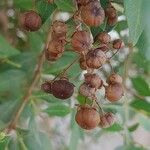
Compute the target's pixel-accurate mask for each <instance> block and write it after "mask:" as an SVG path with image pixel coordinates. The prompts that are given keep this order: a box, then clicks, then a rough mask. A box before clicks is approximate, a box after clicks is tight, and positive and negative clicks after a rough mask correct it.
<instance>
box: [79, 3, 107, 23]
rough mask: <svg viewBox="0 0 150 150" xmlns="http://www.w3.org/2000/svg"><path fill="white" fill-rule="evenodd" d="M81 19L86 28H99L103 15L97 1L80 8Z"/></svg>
mask: <svg viewBox="0 0 150 150" xmlns="http://www.w3.org/2000/svg"><path fill="white" fill-rule="evenodd" d="M81 18H82V20H83V22H84V23H85V24H87V25H88V26H99V25H101V24H102V23H103V22H104V18H105V13H104V10H103V8H102V7H101V5H100V3H99V1H92V2H90V3H88V4H87V5H85V6H83V7H82V8H81Z"/></svg>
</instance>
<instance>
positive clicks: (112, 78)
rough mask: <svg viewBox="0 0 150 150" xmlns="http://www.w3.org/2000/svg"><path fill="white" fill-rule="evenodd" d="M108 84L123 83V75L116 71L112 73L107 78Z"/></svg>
mask: <svg viewBox="0 0 150 150" xmlns="http://www.w3.org/2000/svg"><path fill="white" fill-rule="evenodd" d="M107 83H108V84H115V83H120V84H121V83H122V77H121V76H120V75H118V74H116V73H112V74H111V75H110V76H109V77H108V79H107Z"/></svg>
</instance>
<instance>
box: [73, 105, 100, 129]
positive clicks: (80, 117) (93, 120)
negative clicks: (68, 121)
mask: <svg viewBox="0 0 150 150" xmlns="http://www.w3.org/2000/svg"><path fill="white" fill-rule="evenodd" d="M75 120H76V122H77V124H78V125H79V126H80V127H81V128H83V129H86V130H91V129H94V128H96V127H97V126H98V124H99V122H100V117H99V113H98V112H97V111H96V109H95V108H93V107H87V106H85V107H81V108H79V110H78V111H77V113H76V116H75Z"/></svg>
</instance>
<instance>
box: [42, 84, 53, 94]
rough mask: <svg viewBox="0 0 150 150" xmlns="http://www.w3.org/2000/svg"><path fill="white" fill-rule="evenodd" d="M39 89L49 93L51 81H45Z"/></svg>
mask: <svg viewBox="0 0 150 150" xmlns="http://www.w3.org/2000/svg"><path fill="white" fill-rule="evenodd" d="M41 89H42V90H43V91H44V92H46V93H51V92H52V91H51V83H50V82H45V83H43V84H42V85H41Z"/></svg>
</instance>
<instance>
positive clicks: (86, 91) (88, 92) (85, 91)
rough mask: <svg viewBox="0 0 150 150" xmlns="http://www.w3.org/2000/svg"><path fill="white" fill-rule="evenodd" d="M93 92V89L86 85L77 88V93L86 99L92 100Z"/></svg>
mask: <svg viewBox="0 0 150 150" xmlns="http://www.w3.org/2000/svg"><path fill="white" fill-rule="evenodd" d="M95 92H96V90H95V88H92V87H91V86H90V85H89V84H86V83H83V84H81V86H80V88H79V93H80V94H81V95H83V96H85V97H88V98H93V95H94V94H95Z"/></svg>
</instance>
